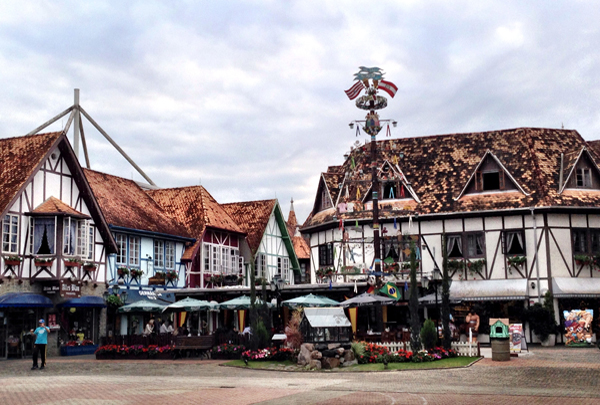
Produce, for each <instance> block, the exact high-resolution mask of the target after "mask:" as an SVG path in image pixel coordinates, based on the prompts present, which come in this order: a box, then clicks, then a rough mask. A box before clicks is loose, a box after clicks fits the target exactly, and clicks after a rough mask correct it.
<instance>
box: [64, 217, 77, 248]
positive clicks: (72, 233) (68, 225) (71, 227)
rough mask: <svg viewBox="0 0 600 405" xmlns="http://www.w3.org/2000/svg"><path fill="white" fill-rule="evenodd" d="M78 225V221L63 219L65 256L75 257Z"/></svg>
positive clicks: (68, 218)
mask: <svg viewBox="0 0 600 405" xmlns="http://www.w3.org/2000/svg"><path fill="white" fill-rule="evenodd" d="M77 223H78V221H77V220H76V219H73V218H71V217H66V218H64V219H63V254H65V255H67V256H73V255H75V252H76V246H77Z"/></svg>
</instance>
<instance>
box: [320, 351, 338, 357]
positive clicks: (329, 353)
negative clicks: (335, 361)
mask: <svg viewBox="0 0 600 405" xmlns="http://www.w3.org/2000/svg"><path fill="white" fill-rule="evenodd" d="M321 353H323V357H335V355H336V354H337V352H336V351H335V350H323V351H322V352H321Z"/></svg>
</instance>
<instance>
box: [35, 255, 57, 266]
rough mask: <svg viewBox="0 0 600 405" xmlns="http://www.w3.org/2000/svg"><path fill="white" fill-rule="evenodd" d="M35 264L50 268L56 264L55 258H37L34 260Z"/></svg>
mask: <svg viewBox="0 0 600 405" xmlns="http://www.w3.org/2000/svg"><path fill="white" fill-rule="evenodd" d="M33 263H34V264H35V265H36V266H37V267H49V266H51V265H52V263H54V257H39V256H36V257H35V258H34V259H33Z"/></svg>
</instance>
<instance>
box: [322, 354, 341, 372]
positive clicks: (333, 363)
mask: <svg viewBox="0 0 600 405" xmlns="http://www.w3.org/2000/svg"><path fill="white" fill-rule="evenodd" d="M322 366H323V368H324V369H325V370H331V369H332V368H336V367H339V366H340V360H339V359H336V358H335V357H325V358H324V359H323V360H322Z"/></svg>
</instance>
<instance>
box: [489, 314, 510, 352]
mask: <svg viewBox="0 0 600 405" xmlns="http://www.w3.org/2000/svg"><path fill="white" fill-rule="evenodd" d="M490 323H491V321H490ZM509 338H510V333H509V332H508V322H506V323H505V322H503V321H502V320H500V319H497V320H495V322H494V323H493V324H492V325H490V339H491V341H492V361H510V339H509Z"/></svg>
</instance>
